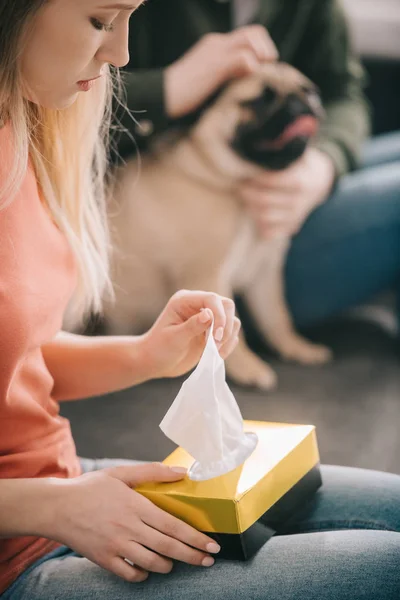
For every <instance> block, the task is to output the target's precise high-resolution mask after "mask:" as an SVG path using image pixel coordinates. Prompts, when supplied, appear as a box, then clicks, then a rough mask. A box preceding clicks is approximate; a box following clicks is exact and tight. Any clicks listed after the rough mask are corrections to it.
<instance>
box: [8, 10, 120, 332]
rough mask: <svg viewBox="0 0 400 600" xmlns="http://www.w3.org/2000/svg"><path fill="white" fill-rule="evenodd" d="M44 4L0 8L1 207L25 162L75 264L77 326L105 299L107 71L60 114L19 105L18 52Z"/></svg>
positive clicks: (14, 188)
mask: <svg viewBox="0 0 400 600" xmlns="http://www.w3.org/2000/svg"><path fill="white" fill-rule="evenodd" d="M46 1H47V0H17V1H15V2H14V1H6V2H4V1H3V2H1V5H0V119H1V120H2V121H3V122H7V124H8V125H9V126H10V127H11V131H12V136H13V142H14V149H15V152H14V156H15V159H14V160H13V164H12V168H11V171H10V173H9V177H8V180H7V181H6V182H4V185H2V187H1V189H0V207H4V206H5V205H8V204H9V202H10V201H12V199H13V197H15V195H16V193H17V192H18V189H19V188H20V186H21V184H22V181H23V179H24V176H25V174H26V169H27V165H28V159H29V158H30V159H31V161H32V164H33V166H34V169H35V173H36V177H37V181H38V185H39V189H40V192H41V195H42V198H43V199H44V201H45V203H46V204H47V207H48V209H49V210H50V213H51V214H52V216H53V218H54V221H55V222H56V224H57V225H58V226H59V227H60V229H61V230H62V231H63V232H64V233H65V235H66V236H67V238H68V240H69V243H70V245H71V247H72V249H73V251H74V253H75V256H76V259H77V264H78V267H79V282H78V286H77V289H76V292H75V295H74V297H73V300H72V302H71V305H70V307H69V314H70V318H71V320H72V321H73V322H75V323H76V322H77V321H78V320H82V319H83V318H84V316H86V315H88V314H89V313H90V312H99V311H100V310H101V305H102V299H103V297H104V293H105V292H106V291H109V292H111V285H110V280H109V236H108V228H107V219H106V190H105V175H106V171H107V166H108V165H107V162H108V161H107V158H108V150H109V132H110V125H111V111H112V96H113V87H114V86H113V82H112V75H111V73H110V70H108V71H107V73H106V75H105V76H104V77H102V78H101V79H100V80H98V81H97V82H96V85H95V86H94V87H93V89H92V90H90V91H89V92H88V93H86V94H80V95H79V97H78V99H77V100H76V101H75V103H74V104H73V105H72V106H71V107H69V108H67V109H65V110H53V109H47V108H43V107H40V106H38V105H36V104H34V103H32V102H30V101H29V100H27V99H25V98H24V95H23V92H22V89H23V82H22V77H21V73H20V64H19V62H20V61H19V57H20V53H21V48H22V44H23V41H24V39H25V38H26V36H27V35H28V34H29V30H30V28H31V27H32V26H33V25H34V17H35V15H36V13H37V12H38V10H39V9H40V8H41V7H42V6H43V5H44V4H45V2H46Z"/></svg>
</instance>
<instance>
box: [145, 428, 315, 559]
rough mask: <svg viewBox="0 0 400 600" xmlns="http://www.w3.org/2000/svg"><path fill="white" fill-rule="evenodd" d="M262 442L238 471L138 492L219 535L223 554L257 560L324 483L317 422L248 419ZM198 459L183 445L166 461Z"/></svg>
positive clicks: (188, 462) (180, 462) (186, 462)
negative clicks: (257, 555) (274, 421)
mask: <svg viewBox="0 0 400 600" xmlns="http://www.w3.org/2000/svg"><path fill="white" fill-rule="evenodd" d="M244 426H245V431H248V432H255V433H256V434H257V436H258V439H259V443H258V445H257V447H256V449H255V450H254V452H253V454H252V455H251V456H250V457H249V458H248V459H247V460H246V461H245V462H244V463H243V465H241V466H239V467H237V469H235V470H234V471H231V472H230V473H227V474H225V475H222V476H220V477H216V478H214V479H209V480H208V481H197V482H194V481H191V480H189V479H188V478H185V479H184V480H182V481H179V482H175V483H168V484H166V483H150V484H145V485H141V486H140V487H138V488H136V491H137V492H139V493H141V494H143V495H144V496H146V497H147V498H148V499H149V500H151V501H152V502H153V503H154V504H156V505H157V506H159V507H160V508H162V509H163V510H166V511H167V512H169V513H171V514H172V515H174V516H176V517H178V518H180V519H182V520H183V521H185V522H186V523H188V524H189V525H191V526H192V527H195V528H196V529H198V530H199V531H202V532H204V533H206V534H207V535H209V536H210V537H212V538H214V539H215V540H216V541H217V542H218V543H219V544H220V545H221V548H222V550H221V553H220V554H219V555H218V556H219V557H221V558H226V559H239V560H246V559H248V558H251V556H253V555H254V554H255V553H256V552H257V550H259V549H260V548H261V546H263V545H264V544H265V543H266V542H267V541H268V540H269V539H270V538H271V537H272V536H273V535H274V533H276V532H279V531H280V530H282V528H283V527H284V525H285V524H286V522H287V521H288V520H289V519H291V518H292V517H293V516H295V515H296V513H298V511H299V510H301V509H302V508H303V507H304V505H305V504H307V502H308V501H309V500H310V499H311V498H312V496H313V495H314V493H315V492H316V491H317V489H318V488H319V487H320V485H321V475H320V469H319V453H318V445H317V439H316V434H315V427H314V426H312V425H290V424H282V423H266V422H261V421H245V422H244ZM193 462H194V459H193V458H192V457H191V456H190V455H189V454H188V453H187V452H185V451H184V450H183V449H182V448H177V449H176V450H175V451H174V452H173V453H172V454H170V455H169V456H168V457H167V458H166V459H165V461H164V463H166V464H168V465H171V466H173V465H175V466H182V467H186V468H190V466H191V465H192V463H193Z"/></svg>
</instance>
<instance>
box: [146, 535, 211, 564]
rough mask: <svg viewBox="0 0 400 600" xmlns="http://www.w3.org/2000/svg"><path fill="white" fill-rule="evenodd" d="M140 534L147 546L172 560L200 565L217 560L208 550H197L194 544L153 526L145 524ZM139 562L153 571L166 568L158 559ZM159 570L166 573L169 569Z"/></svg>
mask: <svg viewBox="0 0 400 600" xmlns="http://www.w3.org/2000/svg"><path fill="white" fill-rule="evenodd" d="M138 535H139V536H140V538H139V539H140V542H141V543H142V544H143V545H146V547H147V548H151V550H154V552H156V553H157V554H159V555H162V556H163V557H168V558H169V559H172V560H179V561H181V562H185V563H187V564H189V565H194V566H198V567H211V566H212V565H213V564H214V562H215V561H214V559H213V558H212V557H211V556H210V554H209V553H208V552H204V551H203V552H202V551H201V550H196V548H193V547H192V546H190V545H188V543H185V542H182V541H180V540H179V539H176V537H173V536H171V535H167V534H165V533H162V532H161V531H159V530H156V529H154V528H153V527H148V526H146V525H144V527H143V530H142V531H141V532H139V534H138ZM153 554H154V553H153ZM157 554H154V556H157ZM141 560H142V559H141ZM153 560H154V559H153ZM164 560H166V561H167V562H171V561H168V560H167V559H164ZM139 564H141V565H144V567H145V568H146V569H148V570H149V571H153V570H155V568H157V569H162V568H166V565H165V564H164V563H163V564H160V563H158V562H157V561H154V563H152V562H151V561H150V562H149V559H147V562H145V563H142V562H140V563H139ZM171 564H172V562H171ZM157 572H158V573H164V572H165V573H166V572H169V571H161V570H157Z"/></svg>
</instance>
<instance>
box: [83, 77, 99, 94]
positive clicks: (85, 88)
mask: <svg viewBox="0 0 400 600" xmlns="http://www.w3.org/2000/svg"><path fill="white" fill-rule="evenodd" d="M100 77H101V75H99V76H98V77H95V78H94V79H84V80H82V81H78V84H77V85H78V87H79V89H80V90H81V91H82V92H88V91H89V90H91V89H92V87H93V85H94V83H95V81H97V79H99V78H100Z"/></svg>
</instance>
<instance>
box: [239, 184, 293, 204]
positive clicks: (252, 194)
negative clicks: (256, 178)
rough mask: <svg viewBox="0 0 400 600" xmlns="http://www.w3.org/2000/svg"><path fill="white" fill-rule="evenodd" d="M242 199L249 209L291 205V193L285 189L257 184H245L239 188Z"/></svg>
mask: <svg viewBox="0 0 400 600" xmlns="http://www.w3.org/2000/svg"><path fill="white" fill-rule="evenodd" d="M240 195H241V198H242V199H243V201H244V202H245V203H246V204H247V206H248V207H249V208H250V209H252V208H253V209H259V208H265V207H267V206H268V207H271V208H272V207H280V208H287V209H290V208H291V207H292V205H293V195H292V194H290V193H288V192H287V191H286V190H279V191H278V190H276V189H275V188H265V187H260V186H258V185H251V184H249V185H246V186H243V187H242V188H241V189H240Z"/></svg>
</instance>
